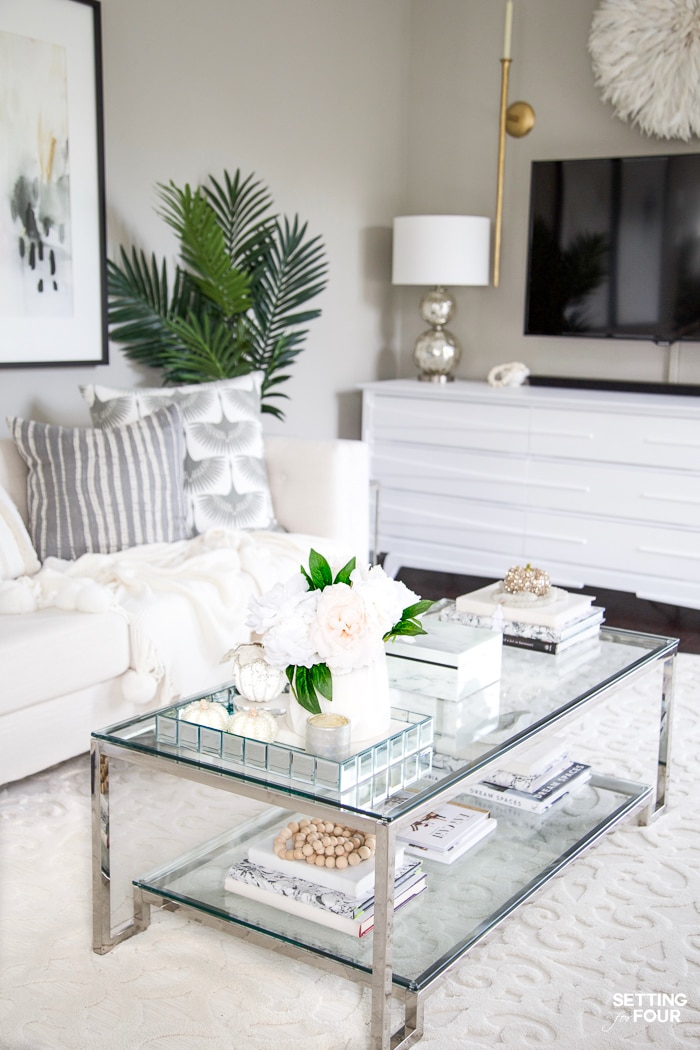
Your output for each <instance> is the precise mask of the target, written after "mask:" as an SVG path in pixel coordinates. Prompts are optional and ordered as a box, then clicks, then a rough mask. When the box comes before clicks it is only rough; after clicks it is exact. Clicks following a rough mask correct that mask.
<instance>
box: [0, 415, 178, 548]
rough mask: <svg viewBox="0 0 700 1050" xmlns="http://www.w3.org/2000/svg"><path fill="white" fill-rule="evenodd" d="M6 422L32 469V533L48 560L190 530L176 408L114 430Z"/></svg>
mask: <svg viewBox="0 0 700 1050" xmlns="http://www.w3.org/2000/svg"><path fill="white" fill-rule="evenodd" d="M7 424H8V426H9V428H10V433H11V435H12V438H13V440H14V442H15V445H16V446H17V450H18V452H19V454H20V455H21V457H22V459H23V460H24V461H25V463H26V464H27V467H28V468H29V477H28V479H27V503H28V509H29V531H30V533H31V536H32V540H33V542H34V546H35V547H36V551H37V554H38V555H39V558H40V559H41V560H42V561H43V560H44V559H45V558H48V557H50V556H54V557H57V558H64V559H67V560H72V559H74V558H78V557H80V555H81V554H85V553H87V552H98V553H102V554H111V553H113V552H114V551H120V550H124V549H125V548H126V547H134V546H136V545H137V544H142V543H167V542H170V541H172V540H181V539H186V538H187V536H188V535H189V530H188V527H187V505H186V502H185V494H184V478H183V473H184V472H183V460H184V439H183V426H182V415H181V413H180V410H179V408H178V407H177V406H176V405H170V406H168V408H163V409H161V410H160V411H159V412H154V413H153V415H150V416H147V417H145V418H144V419H140V420H138V422H135V423H130V424H128V425H127V426H124V427H114V428H113V429H111V430H91V429H90V428H84V427H63V426H55V425H53V424H50V423H37V422H35V421H33V420H25V419H17V418H14V419H8V420H7Z"/></svg>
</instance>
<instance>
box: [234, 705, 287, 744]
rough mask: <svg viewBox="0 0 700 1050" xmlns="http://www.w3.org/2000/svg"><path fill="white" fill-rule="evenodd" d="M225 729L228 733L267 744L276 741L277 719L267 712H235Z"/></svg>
mask: <svg viewBox="0 0 700 1050" xmlns="http://www.w3.org/2000/svg"><path fill="white" fill-rule="evenodd" d="M226 728H227V730H228V732H229V733H236V734H237V735H238V736H248V737H252V738H253V740H263V741H264V742H265V743H267V744H271V743H272V741H273V740H276V739H277V719H276V718H275V716H274V715H271V714H270V713H269V712H268V711H254V710H250V711H236V713H235V715H231V717H230V718H229V720H228V725H227V726H226Z"/></svg>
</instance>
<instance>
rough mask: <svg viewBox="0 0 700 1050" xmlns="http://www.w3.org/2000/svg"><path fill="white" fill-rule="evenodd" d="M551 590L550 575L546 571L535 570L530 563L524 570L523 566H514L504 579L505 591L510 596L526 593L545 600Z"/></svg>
mask: <svg viewBox="0 0 700 1050" xmlns="http://www.w3.org/2000/svg"><path fill="white" fill-rule="evenodd" d="M549 588H550V580H549V573H546V572H545V571H544V569H535V568H534V567H533V566H532V565H530V564H529V563H528V564H527V565H526V566H525V567H524V568H523V566H522V565H514V566H513V567H512V568H510V569H508V572H507V573H506V574H505V576H504V577H503V589H504V590H505V591H508V593H509V594H520V593H521V592H523V591H525V592H527V593H528V594H534V595H535V596H536V597H538V598H544V596H545V595H546V594H549Z"/></svg>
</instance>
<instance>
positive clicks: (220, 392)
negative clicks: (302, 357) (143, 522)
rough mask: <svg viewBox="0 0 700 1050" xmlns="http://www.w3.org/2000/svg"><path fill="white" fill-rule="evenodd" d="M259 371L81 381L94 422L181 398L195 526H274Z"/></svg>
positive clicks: (116, 421) (119, 419) (118, 422)
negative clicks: (183, 381)
mask: <svg viewBox="0 0 700 1050" xmlns="http://www.w3.org/2000/svg"><path fill="white" fill-rule="evenodd" d="M261 383H262V373H261V372H251V373H249V374H248V375H244V376H236V377H235V378H234V379H219V380H216V381H214V382H211V383H193V384H191V385H188V386H174V387H135V388H134V389H132V390H119V389H112V388H110V387H105V386H97V385H94V386H83V387H81V388H80V392H81V394H82V395H83V397H84V398H85V401H86V402H87V405H88V408H89V409H90V415H91V417H92V422H93V425H94V426H96V427H100V428H110V427H115V426H123V425H124V424H125V423H131V422H133V421H134V420H137V419H142V418H143V417H144V416H148V415H150V414H151V413H152V412H155V411H157V410H158V409H159V408H163V406H164V405H171V404H173V405H177V406H178V408H179V409H180V412H181V413H182V418H183V422H184V436H185V463H184V477H185V494H186V497H187V502H188V507H189V514H190V524H191V525H192V527H193V528H194V529H195V531H196V532H206V531H207V529H212V528H234V529H270V528H274V527H275V517H274V512H273V508H272V499H271V496H270V488H269V485H268V481H267V471H266V468H265V455H264V443H263V430H262V420H261V415H260V388H261Z"/></svg>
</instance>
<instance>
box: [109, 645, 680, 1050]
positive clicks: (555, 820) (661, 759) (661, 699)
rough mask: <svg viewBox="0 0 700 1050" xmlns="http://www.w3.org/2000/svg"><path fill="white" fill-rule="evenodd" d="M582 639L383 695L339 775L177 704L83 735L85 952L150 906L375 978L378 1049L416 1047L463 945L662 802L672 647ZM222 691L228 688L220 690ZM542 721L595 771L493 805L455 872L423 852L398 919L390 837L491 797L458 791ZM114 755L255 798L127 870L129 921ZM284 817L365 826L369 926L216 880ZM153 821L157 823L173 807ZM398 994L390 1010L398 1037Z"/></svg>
mask: <svg viewBox="0 0 700 1050" xmlns="http://www.w3.org/2000/svg"><path fill="white" fill-rule="evenodd" d="M581 646H582V648H581V649H580V650H579V651H578V652H576V651H571V650H570V651H569V653H568V655H567V654H566V653H562V654H561V656H551V655H550V654H548V653H540V652H530V651H527V650H522V649H517V648H510V647H505V648H504V650H503V664H502V671H501V678H500V681H499V682H498V683H495V684H494V685H493V686H489V687H487V688H486V689H483V690H481V691H480V692H479V693H474V694H472V695H471V696H469V697H465V698H463V699H462V700H461V701H460V702H459V703H455V702H451V701H446V700H436V699H434V698H432V697H430V696H426V695H418V694H411V693H408V692H404V691H399V690H393V691H392V700H393V702H394V710H393V713H394V717H395V719H396V721H395V723H393V725H392V730H393V738H395V739H394V742H393V743H392V744H391V745H390V746H389V745H387V746H386V747H384V748H380V749H370V752H371V753H370V754H369V755H368V754H363V755H362V756H359V757H357V758H353V759H352V760H351V762H350V765H349V767H348V769H346V770H340V769H339V768H338V767H337V766H334V765H333V764H332V763H331V765H330V766H329V767H324V766H323V765H319V764H318V763H317V762H314V761H311V760H310V759H309V756H304V755H303V754H301V755H300V754H298V753H296V754H295V753H294V749H290V748H286V749H285V747H283V746H279V745H265V744H262V743H260V742H258V743H257V744H256V743H254V744H252V745H251V748H250V751H249V752H246V753H245V754H244V753H243V750H242V748H243V747H244V746H245V744H246V742H245V741H241V738H234V739H223V741H222V734H218V735H217V733H216V732H214V733H213V734H212V733H208V732H204V733H203V734H198V733H197V732H196V731H195V733H194V736H193V735H192V731H191V729H190V732H189V735H187V734H185V736H184V737H183V738H180V737H179V736H177V731H178V726H177V718H176V712H175V714H174V713H173V710H172V708H167V709H163V710H161V711H159V712H152V713H149V714H146V715H143V716H142V717H139V718H134V719H132V720H129V721H126V722H121V723H119V724H118V725H114V726H111V727H109V728H107V729H104V730H101V731H99V732H95V733H93V737H92V797H93V920H94V924H93V929H94V938H93V947H94V950H95V951H96V952H98V953H105V952H108V951H110V950H111V949H112V948H113V947H114V946H115V945H117V944H118V943H119V942H120V941H122V940H124V939H125V938H127V937H131V936H133V935H134V934H136V933H139V932H141V931H143V930H145V929H146V928H147V927H148V924H149V921H150V908H151V907H152V906H155V907H159V908H163V909H165V910H170V911H177V910H182V911H183V913H186V914H187V915H188V916H189V917H192V918H195V919H196V920H198V921H199V922H202V923H205V924H207V925H211V926H214V927H216V928H217V929H220V930H226V931H227V932H229V933H233V934H236V935H238V936H242V937H245V938H248V939H252V940H254V941H255V942H256V943H257V942H260V943H264V944H267V945H271V946H274V948H275V950H276V951H283V952H289V953H291V954H293V955H299V953H302V955H303V957H304V958H305V959H306V960H307V961H308V960H309V958H310V957H313V958H314V959H315V960H316V962H317V963H318V964H319V965H320V966H322V967H324V968H326V969H332V970H334V971H335V970H336V969H338V968H339V969H340V970H341V971H342V972H343V974H344V975H345V976H347V977H350V978H354V979H356V980H359V981H362V982H365V983H367V984H369V985H370V987H371V992H372V1013H371V1025H370V1035H369V1043H368V1045H369V1046H370V1047H371V1048H372V1050H389V1048H393V1050H397V1048H399V1047H402V1048H403V1047H408V1046H409V1045H412V1044H413V1043H415V1042H417V1041H418V1040H419V1039H420V1037H421V1035H422V1033H423V1011H424V1001H425V998H426V995H427V993H428V992H429V991H431V990H432V989H434V987H435V986H436V984H437V983H438V982H439V981H440V979H441V978H443V977H444V976H445V974H447V973H448V972H449V971H450V970H451V969H452V968H453V967H455V966H456V965H458V964H459V963H460V962H463V961H464V957H465V956H466V955H467V953H468V952H469V951H470V949H471V948H473V947H474V945H476V944H477V943H478V942H479V941H480V940H481V939H482V938H483V937H484V936H486V935H487V934H488V933H489V931H490V930H492V929H493V928H494V927H495V926H496V925H497V924H498V923H500V922H501V921H503V920H504V919H505V918H506V917H507V916H509V915H510V914H511V913H512V912H513V911H514V910H515V909H516V908H517V907H518V906H519V905H520V904H522V903H523V902H524V901H526V900H527V899H528V898H529V897H531V895H532V894H533V893H535V891H536V890H537V889H538V888H540V887H541V886H543V885H544V884H545V883H546V882H548V880H550V879H551V878H552V877H553V876H554V875H556V874H557V873H558V872H559V871H561V870H562V869H563V868H564V867H566V865H568V864H569V863H570V862H571V861H572V860H574V859H575V858H576V857H577V856H578V855H579V854H580V853H581V852H582V851H583V850H585V849H586V848H587V847H589V846H591V845H592V844H594V843H595V842H596V841H597V840H598V839H599V838H600V837H601V836H602V835H604V834H605V833H606V832H607V831H609V830H610V829H611V828H613V827H614V826H615V825H616V824H618V823H619V822H620V821H622V820H625V819H628V818H634V819H636V820H637V821H638V822H640V823H648V822H649V821H650V820H652V819H654V818H655V817H657V816H658V815H659V814H660V813H661V812H662V811H663V808H664V804H665V798H666V787H667V779H668V771H669V759H670V736H671V711H672V698H673V681H674V668H675V655H676V651H677V646H678V641H677V640H676V639H674V638H664V637H658V636H654V635H649V634H643V633H637V632H630V631H622V630H617V629H615V628H609V627H604V628H602V629H601V633H600V638H599V639H596V640H595V644H590V645H589V644H588V643H581ZM584 646H585V650H584V648H583V647H584ZM576 648H577V647H575V646H574V647H572V650H576ZM564 656H567V659H566V660H564V659H563V657H564ZM642 676H652V681H651V685H652V690H651V692H652V693H653V694H654V704H653V708H652V709H651V710H650V711H647V712H646V713H642V712H640V711H638V710H637V708H636V706H635V705H636V700H635V699H634V695H633V694H634V683H635V682H637V680H641V678H642ZM628 687H629V688H628ZM648 693H649V690H648V689H646V690H645V695H647V694H648ZM630 696H631V697H632V699H631V703H632V708H631V709H630ZM216 698H217V699H220V700H221V699H223V700H225V701H227V702H229V703H231V702H233V703H235V699H236V698H235V695H234V691H233V689H232V688H225V689H223V690H221V691H219V693H217V694H216ZM625 698H626V700H625ZM190 699H191V698H190ZM630 710H631V713H630ZM631 725H633V726H634V731H631V728H630V727H631ZM554 732H556V734H557V736H566V737H567V739H570V741H571V746H572V751H573V752H574V753H575V755H576V757H580V758H582V759H583V760H584V761H587V762H590V764H591V765H592V767H593V775H592V777H591V779H590V781H589V782H588V783H586V784H585V785H584V786H582V787H581V788H580V789H579V790H577V791H576V792H575V793H573V792H572V793H571V795H569V796H567V797H565V798H564V799H563V800H562V801H561V802H559V803H557V804H555V805H554V806H552V807H551V810H548V811H547V812H546V813H545V814H543V815H541V816H537V815H535V814H530V813H522V812H520V811H519V810H511V809H509V808H508V807H506V806H504V805H499V804H494V805H493V806H490V805H489V808H490V809H491V811H492V815H493V816H495V817H496V818H497V822H498V823H497V828H496V830H495V832H494V833H493V834H491V835H489V836H488V837H487V838H486V839H485V840H484V841H483V843H482V844H480V845H479V846H478V847H477V848H475V849H474V850H472V851H467V852H466V853H465V854H464V855H463V856H462V857H460V858H459V859H457V860H455V861H454V862H453V863H452V864H450V865H445V864H436V863H431V862H430V861H427V860H426V861H425V862H424V865H423V867H424V870H425V871H426V876H427V878H426V883H427V884H426V889H425V891H424V892H423V893H421V894H420V895H419V896H417V897H416V898H415V899H414V900H412V901H410V902H409V903H408V904H406V905H405V906H404V907H402V908H401V909H399V910H398V911H396V912H394V910H393V907H390V906H389V905H388V900H389V897H390V893H389V888H390V887H392V886H393V883H394V872H395V855H396V837H397V833H398V832H400V831H401V830H402V829H405V828H406V827H407V825H409V824H410V823H411V822H412V821H414V820H415V819H416V817H417V816H418V815H419V814H421V813H423V812H426V811H428V810H429V809H434V808H435V807H436V806H437V805H438V804H440V803H444V802H446V801H448V800H451V799H459V800H460V801H466V802H470V803H472V804H476V805H481V806H483V805H486V803H484V802H483V801H482V800H480V799H475V798H474V797H473V796H471V795H470V785H473V784H474V783H475V782H476V781H478V780H480V779H483V778H484V776H485V774H486V772H487V770H488V768H489V767H492V768H493V764H494V763H496V764H497V766H503V765H504V762H506V757H507V756H509V755H510V753H512V754H513V755H517V753H518V748H520V747H522V745H525V744H529V743H532V742H533V740H534V738H535V737H536V736H538V735H539V734H551V733H554ZM230 736H231V735H230V734H223V737H224V738H227V737H230ZM641 737H645V738H646V741H647V751H648V755H647V759H648V760H647V762H646V765H645V768H644V771H643V775H642V776H638V775H634V776H630V775H629V770H630V769H631V770H632V773H633V774H634V773H635V771H636V770H637V769H638V762H639V754H640V748H641V743H640V739H641ZM393 738H392V739H393ZM304 760H306V764H304ZM628 760H629V761H628ZM113 761H114V762H115V766H114V770H113V772H114V771H116V770H118V771H119V775H120V777H121V778H122V780H128V779H129V778H130V777H131V778H138V777H142V776H145V775H146V774H148V775H152V776H159V777H161V778H164V779H165V780H166V781H167V783H168V784H170V783H171V782H173V781H171V780H170V778H177V779H178V780H184V781H185V782H190V784H191V783H192V782H194V783H195V784H198V785H204V786H206V788H207V789H216V792H224V793H226V799H225V801H226V805H227V806H229V804H230V811H231V814H232V815H233V816H234V817H235V815H236V807H237V806H242V807H243V808H245V806H246V805H247V806H248V807H250V805H251V804H255V807H256V813H255V815H254V816H252V817H250V818H249V819H235V820H231V823H232V824H233V825H234V826H232V827H231V826H227V827H226V828H225V830H224V831H223V832H222V831H221V830H219V831H218V833H217V834H211V832H210V833H209V835H208V834H207V827H206V823H207V822H206V819H204V816H203V819H202V821H201V827H200V825H199V823H198V827H197V834H198V838H197V841H196V843H195V844H194V845H193V846H190V847H189V848H187V849H186V850H185V851H184V852H183V853H178V855H176V856H173V857H168V859H167V861H166V862H165V863H162V862H161V863H160V864H159V866H158V867H156V868H155V870H150V871H144V870H143V867H142V868H140V869H138V870H130V871H128V880H129V882H131V883H133V914H131V907H129V914H128V917H127V918H126V920H125V921H123V922H121V923H119V924H116V923H115V922H114V914H113V913H114V901H113V899H112V898H113V896H114V887H113V878H112V874H113V867H114V866H115V865H117V864H119V863H122V864H123V858H120V856H119V846H118V841H117V839H116V838H115V839H114V840H113V836H112V834H111V826H112V822H113V821H115V820H116V819H117V818H118V817H121V818H124V817H125V818H126V819H127V820H128V821H130V822H131V828H132V830H134V831H136V830H137V825H138V821H139V815H138V813H137V812H135V811H133V809H132V810H131V811H130V812H127V813H120V812H119V807H118V797H117V796H116V795H115V797H114V798H113V801H112V812H111V814H110V763H111V762H113ZM295 762H296V763H297V765H296V767H295ZM309 763H310V764H309ZM639 768H641V767H639ZM139 790H140V787H139ZM113 794H114V793H113ZM216 797H217V798H219V797H220V796H219V795H218V794H217V796H216ZM236 799H238V800H240V801H238V802H237V801H236ZM292 814H295V815H299V814H302V815H305V816H308V817H309V818H313V817H322V818H325V819H329V820H331V821H333V822H336V823H343V824H347V825H350V826H352V827H355V828H358V829H359V830H360V831H365V832H371V833H373V834H376V854H375V872H376V874H375V880H376V881H375V885H376V887H380V886H384V887H386V890H387V892H386V893H380V892H378V891H377V892H376V894H375V896H376V900H375V915H374V931H373V933H372V934H371V935H367V936H364V937H355V936H351V935H349V934H347V933H341V932H337V931H335V930H333V929H330V928H328V927H326V926H325V925H321V924H319V923H316V922H309V921H306V920H305V919H302V918H300V917H297V916H294V915H291V914H287V913H286V912H284V911H282V910H280V909H278V908H273V907H268V906H266V905H264V904H261V903H258V902H256V901H253V900H249V899H247V898H245V897H243V896H239V895H238V894H234V893H230V892H227V891H226V890H225V889H224V876H225V873H226V872H227V871H228V868H229V867H230V865H231V864H232V863H233V862H235V861H237V860H240V859H241V858H243V857H245V855H246V852H247V843H248V841H249V840H250V838H251V837H253V836H258V835H259V834H260V833H261V831H264V830H265V829H267V828H269V829H270V835H271V836H273V834H274V832H273V829H275V828H278V827H280V826H284V824H286V822H287V821H289V820H290V819H292V818H291V815H292ZM159 819H160V821H161V824H162V826H163V827H164V828H167V820H168V813H167V808H166V811H165V812H164V813H163V815H162V817H160V818H159ZM155 862H156V861H155V859H153V860H151V861H150V862H149V863H151V864H153V863H155ZM396 1003H398V1004H399V1008H400V1009H401V1021H400V1023H399V1025H398V1026H397V1027H396V1030H394V1031H392V1004H393V1005H394V1006H396ZM394 1025H395V1022H394Z"/></svg>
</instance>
